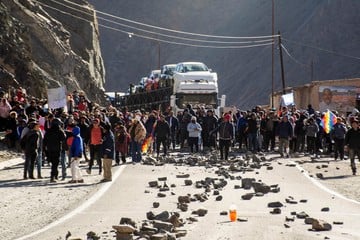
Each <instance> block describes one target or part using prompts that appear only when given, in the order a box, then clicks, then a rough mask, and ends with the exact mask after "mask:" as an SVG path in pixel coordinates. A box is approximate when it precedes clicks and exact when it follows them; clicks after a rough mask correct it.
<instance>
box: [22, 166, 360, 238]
mask: <svg viewBox="0 0 360 240" xmlns="http://www.w3.org/2000/svg"><path fill="white" fill-rule="evenodd" d="M288 163H289V160H274V161H272V162H271V165H272V166H273V167H274V169H273V170H267V169H266V168H265V167H262V168H261V169H257V170H256V171H253V172H246V173H245V174H244V173H232V175H234V176H238V175H240V176H241V177H242V178H244V177H253V178H255V179H256V180H257V181H259V180H261V181H262V182H264V183H266V184H268V185H272V184H279V186H280V189H281V190H280V192H279V193H268V194H266V195H264V196H262V197H253V198H252V199H251V200H242V199H241V195H243V194H245V193H248V192H252V190H244V189H235V188H234V186H235V185H241V181H240V180H229V179H227V181H228V185H227V186H226V187H225V188H224V189H223V190H222V191H221V195H222V196H223V200H222V201H215V197H216V196H214V195H213V194H212V193H210V194H209V200H207V201H205V202H202V203H200V202H192V203H190V205H189V210H188V211H187V212H185V213H184V212H180V216H181V218H183V219H186V218H187V217H189V216H194V215H191V212H192V210H196V209H198V208H199V207H204V208H206V209H208V211H209V212H208V214H207V215H206V216H205V217H199V218H198V219H199V221H198V222H194V223H192V224H185V226H184V228H185V229H187V230H188V233H187V235H186V237H184V238H182V239H196V240H205V239H206V240H212V239H213V240H221V239H325V238H326V237H328V238H329V239H360V229H359V226H360V203H359V202H356V201H350V200H347V199H344V198H342V197H341V196H339V195H337V194H336V193H333V192H331V191H328V190H327V189H326V188H324V187H322V185H320V184H318V182H316V181H315V180H313V179H311V178H309V177H307V176H306V174H304V173H302V172H301V169H300V167H292V166H288ZM216 169H217V168H205V167H189V166H174V165H170V164H169V165H165V166H160V167H155V166H146V165H140V164H138V165H124V166H122V167H120V168H117V170H116V172H115V173H114V181H113V182H111V183H106V184H104V186H103V187H102V188H101V189H100V191H99V192H98V193H96V194H95V195H94V196H93V197H92V198H90V199H89V200H88V201H87V202H85V203H84V204H83V205H82V206H81V207H80V208H79V209H76V210H74V212H72V213H71V214H69V215H67V216H65V217H64V218H62V219H60V220H58V221H57V222H55V223H54V224H52V225H50V226H49V227H48V228H44V229H42V230H40V231H39V232H37V233H34V234H32V235H31V236H25V237H24V238H21V239H56V238H58V237H60V236H61V237H63V238H64V236H65V234H66V233H67V231H68V230H70V231H71V233H72V236H74V237H75V236H76V237H81V238H82V239H86V238H85V236H86V233H87V232H88V231H90V230H92V231H94V232H96V233H98V234H100V235H101V236H102V239H114V238H112V237H113V235H114V232H111V229H112V227H111V226H112V225H116V224H118V223H119V220H120V218H121V217H130V218H132V219H134V220H135V221H136V222H138V225H140V224H141V221H142V220H145V219H146V212H148V211H150V210H151V211H153V212H154V213H160V212H161V211H163V210H167V211H178V209H176V203H177V198H178V196H180V195H186V194H195V193H203V192H204V189H197V188H195V187H194V186H185V185H184V179H180V178H176V175H177V174H181V173H189V174H190V175H191V177H190V178H191V179H192V180H193V182H195V181H196V180H202V179H204V178H205V177H219V176H217V175H216V174H215V170H216ZM158 177H167V178H168V181H167V184H168V185H170V184H176V187H174V188H171V190H170V192H166V194H167V197H165V198H158V197H157V193H158V190H157V189H154V188H150V187H149V186H148V182H149V181H153V180H157V178H158ZM146 190H148V191H149V193H145V191H146ZM171 192H172V193H173V195H172V194H171ZM289 196H291V197H293V198H294V200H296V201H299V200H301V199H306V200H307V203H299V202H298V203H297V204H288V203H286V202H285V199H286V198H288V197H289ZM154 201H158V202H160V207H159V208H157V209H154V208H153V207H152V203H153V202H154ZM273 201H280V202H282V203H283V204H284V207H282V208H281V210H282V213H281V214H278V215H274V214H270V213H269V212H270V211H271V209H270V208H268V207H267V204H268V203H269V202H273ZM233 203H234V204H236V205H237V207H238V217H241V218H245V219H247V220H248V221H247V222H230V221H229V219H228V218H229V217H228V216H221V215H220V212H221V211H227V210H228V207H229V206H230V205H231V204H233ZM324 207H329V208H330V211H329V212H322V211H321V209H322V208H324ZM294 211H295V212H301V211H304V212H306V213H307V214H308V215H310V216H311V217H314V218H319V219H323V220H325V221H327V222H329V223H333V222H334V221H339V222H343V224H342V225H334V224H332V227H333V229H332V230H331V231H324V232H314V231H309V228H311V225H305V224H304V220H302V219H297V218H295V221H294V222H285V217H286V216H288V217H290V216H291V212H294ZM284 223H286V224H288V225H289V226H290V227H289V228H285V226H284ZM55 237H56V238H55Z"/></svg>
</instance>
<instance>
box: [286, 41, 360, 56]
mask: <svg viewBox="0 0 360 240" xmlns="http://www.w3.org/2000/svg"><path fill="white" fill-rule="evenodd" d="M281 39H283V40H284V41H287V42H289V43H293V44H296V45H300V46H303V47H308V48H312V49H316V50H319V51H323V52H327V53H331V54H334V55H338V56H342V57H347V58H352V59H356V60H360V57H356V56H351V55H348V54H342V53H338V52H334V51H331V50H327V49H324V48H320V47H314V46H310V45H307V44H303V43H299V42H296V41H293V40H289V39H286V38H281Z"/></svg>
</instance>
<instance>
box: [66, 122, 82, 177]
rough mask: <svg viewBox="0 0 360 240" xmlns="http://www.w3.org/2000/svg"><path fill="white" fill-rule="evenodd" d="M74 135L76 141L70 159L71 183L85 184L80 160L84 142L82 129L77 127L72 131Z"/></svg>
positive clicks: (70, 152) (72, 145)
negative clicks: (81, 134) (81, 133)
mask: <svg viewBox="0 0 360 240" xmlns="http://www.w3.org/2000/svg"><path fill="white" fill-rule="evenodd" d="M72 134H73V136H74V139H73V141H72V144H71V146H70V149H69V159H71V162H70V166H71V177H72V179H71V180H70V181H69V183H83V182H84V179H83V178H82V174H81V171H80V167H79V164H80V158H81V156H82V152H83V142H82V141H83V140H82V138H81V136H80V128H79V127H78V126H75V127H74V128H73V129H72Z"/></svg>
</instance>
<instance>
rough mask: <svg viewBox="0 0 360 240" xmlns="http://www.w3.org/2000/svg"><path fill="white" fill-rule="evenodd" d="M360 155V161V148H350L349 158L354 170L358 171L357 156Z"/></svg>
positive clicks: (359, 157)
mask: <svg viewBox="0 0 360 240" xmlns="http://www.w3.org/2000/svg"><path fill="white" fill-rule="evenodd" d="M356 156H357V157H358V160H359V161H360V150H359V149H353V148H350V149H349V158H350V166H351V169H352V170H353V172H356V165H355V157H356Z"/></svg>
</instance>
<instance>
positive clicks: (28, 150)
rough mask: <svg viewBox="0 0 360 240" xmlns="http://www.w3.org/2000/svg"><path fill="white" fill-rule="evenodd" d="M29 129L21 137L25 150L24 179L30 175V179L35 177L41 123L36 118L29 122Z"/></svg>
mask: <svg viewBox="0 0 360 240" xmlns="http://www.w3.org/2000/svg"><path fill="white" fill-rule="evenodd" d="M28 128H29V131H28V132H27V133H26V135H25V136H24V137H23V138H22V139H21V146H22V148H23V149H24V152H25V165H24V179H27V177H28V176H29V178H30V179H35V178H34V167H35V160H36V157H37V150H38V148H39V139H40V136H39V134H40V133H39V129H40V125H39V123H38V122H37V121H36V120H34V121H31V122H29V125H28Z"/></svg>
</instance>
